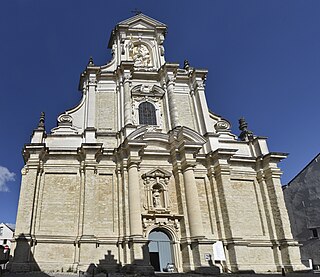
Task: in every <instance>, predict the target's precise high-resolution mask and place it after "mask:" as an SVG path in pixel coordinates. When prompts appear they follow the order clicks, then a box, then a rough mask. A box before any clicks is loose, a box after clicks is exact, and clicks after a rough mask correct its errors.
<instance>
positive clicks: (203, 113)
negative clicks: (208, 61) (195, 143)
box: [191, 69, 213, 135]
mask: <svg viewBox="0 0 320 277" xmlns="http://www.w3.org/2000/svg"><path fill="white" fill-rule="evenodd" d="M207 73H208V71H207V70H203V69H195V70H193V72H192V75H191V83H192V87H193V90H194V94H195V97H196V100H197V101H196V102H197V103H198V104H199V113H200V114H199V116H200V122H198V125H200V126H201V134H202V135H204V134H205V133H208V132H212V131H213V126H211V125H212V124H211V120H210V116H209V114H210V113H209V109H208V104H207V100H206V96H205V91H204V90H205V80H206V76H207ZM197 103H196V105H197Z"/></svg>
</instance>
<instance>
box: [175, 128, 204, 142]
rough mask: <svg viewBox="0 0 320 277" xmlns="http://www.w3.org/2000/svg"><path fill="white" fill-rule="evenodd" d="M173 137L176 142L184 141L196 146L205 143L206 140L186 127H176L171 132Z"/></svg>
mask: <svg viewBox="0 0 320 277" xmlns="http://www.w3.org/2000/svg"><path fill="white" fill-rule="evenodd" d="M173 132H174V133H173V135H174V137H175V138H176V139H177V140H182V139H183V140H185V141H186V142H192V143H196V144H204V143H206V142H207V140H206V138H205V137H204V136H202V135H200V134H199V133H198V132H196V131H195V130H192V129H190V128H188V127H185V126H183V127H178V128H176V129H175V130H173Z"/></svg>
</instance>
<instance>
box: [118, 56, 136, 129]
mask: <svg viewBox="0 0 320 277" xmlns="http://www.w3.org/2000/svg"><path fill="white" fill-rule="evenodd" d="M133 65H134V63H133V62H121V65H120V72H121V75H122V85H123V107H124V126H126V125H131V124H132V115H131V114H132V112H131V109H132V107H131V106H132V103H131V95H130V86H131V81H130V79H131V77H132V70H133Z"/></svg>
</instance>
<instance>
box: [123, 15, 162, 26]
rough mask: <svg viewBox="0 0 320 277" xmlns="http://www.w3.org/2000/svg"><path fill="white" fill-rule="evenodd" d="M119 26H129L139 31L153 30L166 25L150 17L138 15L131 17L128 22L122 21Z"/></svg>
mask: <svg viewBox="0 0 320 277" xmlns="http://www.w3.org/2000/svg"><path fill="white" fill-rule="evenodd" d="M118 25H120V26H121V25H129V27H130V28H137V29H153V28H155V27H164V28H166V25H165V24H163V23H161V22H160V21H158V20H155V19H153V18H151V17H149V16H146V15H145V14H143V13H140V14H137V15H135V16H133V17H130V18H128V19H126V20H123V21H121V22H120V23H119V24H118Z"/></svg>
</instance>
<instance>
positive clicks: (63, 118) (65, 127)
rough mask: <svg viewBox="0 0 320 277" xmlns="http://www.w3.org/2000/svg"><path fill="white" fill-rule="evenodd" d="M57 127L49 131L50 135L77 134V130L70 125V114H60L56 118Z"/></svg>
mask: <svg viewBox="0 0 320 277" xmlns="http://www.w3.org/2000/svg"><path fill="white" fill-rule="evenodd" d="M57 120H58V127H55V128H53V129H52V130H51V132H52V134H57V135H60V134H61V135H62V134H78V133H79V131H78V129H77V128H76V127H75V126H73V125H72V116H71V115H70V114H66V113H63V114H60V115H59V116H58V119H57Z"/></svg>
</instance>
